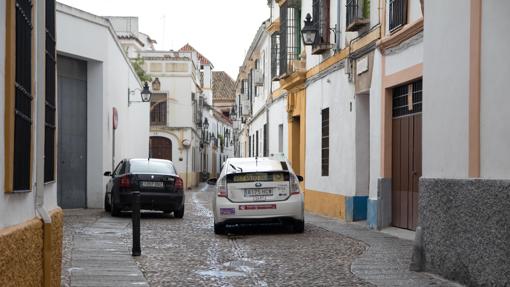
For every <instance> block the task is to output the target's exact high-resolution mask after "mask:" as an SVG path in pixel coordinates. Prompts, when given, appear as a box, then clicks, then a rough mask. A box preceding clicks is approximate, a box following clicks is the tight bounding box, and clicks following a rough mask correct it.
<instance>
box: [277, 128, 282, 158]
mask: <svg viewBox="0 0 510 287" xmlns="http://www.w3.org/2000/svg"><path fill="white" fill-rule="evenodd" d="M278 152H279V153H283V124H279V125H278Z"/></svg>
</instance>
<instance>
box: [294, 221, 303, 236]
mask: <svg viewBox="0 0 510 287" xmlns="http://www.w3.org/2000/svg"><path fill="white" fill-rule="evenodd" d="M293 230H294V232H295V233H303V232H305V222H304V221H302V220H296V221H295V222H294V226H293Z"/></svg>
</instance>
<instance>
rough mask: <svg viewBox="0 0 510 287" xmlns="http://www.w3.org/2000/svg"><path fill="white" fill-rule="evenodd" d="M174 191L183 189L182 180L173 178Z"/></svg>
mask: <svg viewBox="0 0 510 287" xmlns="http://www.w3.org/2000/svg"><path fill="white" fill-rule="evenodd" d="M174 187H175V189H183V188H184V184H183V182H182V178H180V177H176V178H175V185H174Z"/></svg>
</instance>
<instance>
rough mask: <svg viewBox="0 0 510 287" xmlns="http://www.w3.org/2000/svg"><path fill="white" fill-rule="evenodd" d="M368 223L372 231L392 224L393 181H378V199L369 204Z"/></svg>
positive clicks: (382, 179) (383, 179)
mask: <svg viewBox="0 0 510 287" xmlns="http://www.w3.org/2000/svg"><path fill="white" fill-rule="evenodd" d="M367 223H368V227H369V228H370V229H377V230H380V229H382V228H384V227H387V226H390V224H391V179H389V178H379V179H378V180H377V198H375V199H373V198H369V199H368V203H367Z"/></svg>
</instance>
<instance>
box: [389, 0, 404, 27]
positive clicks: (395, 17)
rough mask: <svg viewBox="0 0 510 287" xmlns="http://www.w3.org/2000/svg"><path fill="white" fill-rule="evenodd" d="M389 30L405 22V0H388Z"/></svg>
mask: <svg viewBox="0 0 510 287" xmlns="http://www.w3.org/2000/svg"><path fill="white" fill-rule="evenodd" d="M389 5H390V10H389V13H390V15H389V20H390V26H389V28H390V31H395V30H397V29H398V28H400V27H402V26H404V25H405V24H406V22H407V17H406V16H407V0H389Z"/></svg>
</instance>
